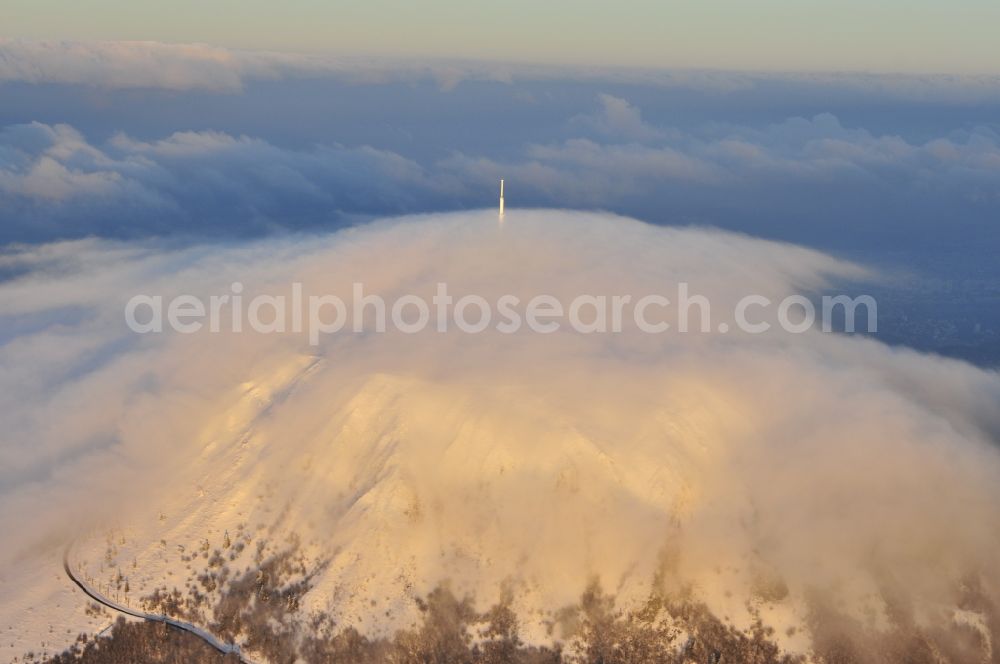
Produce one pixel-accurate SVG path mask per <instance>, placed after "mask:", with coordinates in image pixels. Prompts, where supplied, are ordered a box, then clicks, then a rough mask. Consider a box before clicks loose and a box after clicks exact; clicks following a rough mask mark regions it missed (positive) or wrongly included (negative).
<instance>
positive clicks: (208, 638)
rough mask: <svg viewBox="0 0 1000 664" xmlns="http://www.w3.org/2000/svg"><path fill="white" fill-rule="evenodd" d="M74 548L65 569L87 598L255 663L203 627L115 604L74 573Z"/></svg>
mask: <svg viewBox="0 0 1000 664" xmlns="http://www.w3.org/2000/svg"><path fill="white" fill-rule="evenodd" d="M72 548H73V544H72V543H70V544H69V545H68V546H67V547H66V550H65V551H64V552H63V569H64V570H66V576H68V577H69V579H70V581H72V582H73V583H74V584H76V586H77V587H78V588H80V590H82V591H83V593H84V594H85V595H87V597H89V598H91V599H92V600H94V601H95V602H97V603H98V604H100V605H102V606H105V607H107V608H109V609H111V610H113V611H117V612H119V613H124V614H125V615H127V616H132V617H133V618H139V619H140V620H148V621H149V622H158V623H164V624H165V625H168V626H170V627H173V628H175V629H179V630H182V631H185V632H188V633H189V634H193V635H194V636H196V637H198V638H199V639H201V640H202V641H204V642H205V643H207V644H208V645H210V646H212V648H214V649H215V650H217V651H218V652H220V653H222V654H223V655H229V654H234V655H236V656H237V657H239V660H240V662H242V663H243V664H254V662H253V661H251V660H249V659H247V658H246V657H244V656H243V653H241V652H240V647H239V646H237V645H235V644H232V643H223V642H222V641H220V640H219V639H217V638H216V637H214V636H213V635H212V634H211V633H210V632H208V631H207V630H204V629H202V628H201V627H198V626H197V625H192V624H191V623H186V622H184V621H182V620H175V619H174V618H171V617H169V616H164V615H160V614H156V613H144V612H142V611H137V610H135V609H133V608H131V607H128V606H125V605H124V604H119V603H118V602H115V601H114V600H112V599H110V598H108V597H105V596H104V595H102V594H101V593H100V592H98V591H97V590H96V589H95V588H94V587H93V586H91V585H90V584H89V583H87V582H86V581H85V580H83V579H81V578H80V577H79V576H77V574H76V572H75V571H73V566H72V565H70V562H69V558H70V555H69V554H70V550H71V549H72Z"/></svg>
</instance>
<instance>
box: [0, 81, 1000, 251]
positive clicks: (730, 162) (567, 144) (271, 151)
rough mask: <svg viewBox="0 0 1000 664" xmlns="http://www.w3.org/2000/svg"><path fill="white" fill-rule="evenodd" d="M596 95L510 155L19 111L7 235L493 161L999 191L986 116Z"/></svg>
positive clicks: (671, 184)
mask: <svg viewBox="0 0 1000 664" xmlns="http://www.w3.org/2000/svg"><path fill="white" fill-rule="evenodd" d="M600 101H601V108H600V109H599V110H598V111H597V112H596V113H595V114H593V115H590V116H578V117H576V118H574V119H573V120H572V121H571V122H570V123H569V124H570V126H571V127H573V128H575V129H576V130H578V131H580V132H581V134H582V135H580V136H578V137H575V138H570V139H567V140H565V141H562V142H554V143H550V144H530V145H526V146H523V148H522V150H521V153H520V154H519V155H515V156H513V157H510V158H507V159H503V160H500V159H495V158H491V157H488V156H481V155H473V154H464V153H455V154H452V155H450V156H447V157H444V158H442V159H439V160H436V161H420V160H416V159H411V158H407V157H405V156H403V155H401V154H399V153H396V152H393V151H392V150H387V149H376V148H373V147H370V146H345V145H338V144H321V145H315V146H312V147H310V148H305V149H289V148H284V147H281V146H278V145H274V144H272V143H269V142H267V141H265V140H263V139H260V138H255V137H250V136H234V135H231V134H227V133H224V132H217V131H203V132H191V131H185V132H178V133H175V134H172V135H169V136H166V137H164V138H162V139H159V140H153V141H140V140H135V139H133V138H130V137H128V136H126V135H123V134H119V135H117V136H115V137H113V138H112V139H110V140H108V141H107V142H105V143H101V144H95V143H91V142H90V141H88V139H87V137H86V136H84V135H83V134H82V133H80V132H79V131H78V130H77V129H75V128H73V127H71V126H69V125H62V124H60V125H46V124H42V123H37V122H36V123H31V124H27V125H15V126H11V127H7V128H5V129H3V130H2V131H0V202H2V203H3V204H4V205H3V206H2V207H0V225H2V229H0V240H7V241H10V240H37V239H39V238H41V239H45V238H50V239H51V238H52V237H80V236H84V235H88V234H96V235H110V236H118V237H120V236H142V235H150V234H158V233H160V232H164V231H170V232H176V231H182V232H183V231H187V232H189V233H195V234H200V233H206V232H213V231H214V232H215V233H216V234H219V235H226V234H230V235H231V234H234V233H235V234H240V233H254V232H257V233H260V232H264V231H268V230H272V229H275V228H307V227H316V226H323V225H327V226H329V225H331V224H337V223H343V220H344V219H348V220H350V219H354V218H359V217H364V216H366V215H367V216H369V217H370V216H372V215H385V214H400V213H405V212H411V211H423V210H428V209H441V208H443V207H461V206H473V207H475V206H478V205H480V204H482V202H483V201H484V200H492V198H493V197H494V195H495V187H496V184H497V181H498V180H499V179H500V178H506V180H507V182H508V185H509V187H510V189H509V192H508V194H509V196H510V199H509V200H510V201H511V202H513V201H530V202H531V203H532V204H545V205H566V204H571V205H573V206H593V207H602V206H605V207H610V206H615V205H621V204H623V203H635V202H636V201H647V202H648V201H650V200H652V201H654V202H662V201H663V199H664V197H669V198H670V199H671V200H673V201H676V202H680V203H684V202H692V201H693V202H695V203H698V204H699V205H700V206H701V207H704V206H706V205H711V204H722V205H729V206H737V205H743V203H742V199H741V196H746V197H747V198H752V199H753V200H754V201H755V204H756V205H758V206H759V207H760V210H761V212H762V213H766V212H767V211H768V207H767V206H768V205H770V204H771V203H772V201H771V200H769V199H770V198H772V197H773V198H776V199H777V200H778V202H780V204H782V205H787V206H790V207H793V208H794V207H795V206H799V208H804V209H809V207H813V206H815V205H816V201H817V200H818V197H829V198H823V199H822V200H831V201H841V200H842V199H844V198H845V196H847V194H850V198H851V200H852V201H854V202H855V203H856V205H858V206H859V208H860V210H862V211H864V209H866V207H865V206H866V205H867V206H868V207H870V208H872V209H885V206H887V205H888V201H892V202H893V205H894V206H895V207H891V208H890V209H892V210H894V212H895V214H896V218H886V219H882V220H880V224H881V226H883V227H885V228H890V227H892V226H902V225H905V224H906V223H907V220H908V219H909V218H910V217H911V216H916V213H919V212H921V211H922V210H925V209H926V208H928V207H930V208H933V209H940V212H938V213H937V214H938V215H945V214H947V213H949V210H954V209H958V206H959V205H968V206H972V207H975V208H976V209H977V210H979V212H980V213H982V210H989V209H990V208H991V206H995V205H996V204H997V203H998V201H1000V198H998V196H1000V193H998V192H1000V136H998V135H997V133H996V131H994V130H993V129H990V128H988V127H977V128H974V129H972V130H968V131H960V132H954V133H952V134H949V135H946V136H941V137H939V138H935V139H932V140H928V141H924V142H919V143H918V142H909V141H907V140H904V139H903V138H902V137H899V136H894V135H891V134H874V133H872V132H870V131H867V130H865V129H858V128H851V127H845V126H843V125H842V124H841V123H840V121H839V120H838V119H837V118H836V117H834V116H832V115H829V114H822V115H818V116H816V117H814V118H809V119H807V118H789V119H788V120H786V121H784V122H781V123H777V124H773V125H769V126H766V127H764V128H751V127H742V126H728V127H727V126H722V127H712V128H709V129H705V130H704V131H692V132H680V131H677V130H673V129H670V128H658V127H654V126H651V125H649V124H648V123H646V122H645V121H643V119H642V117H641V115H640V114H639V112H638V109H636V108H635V107H634V106H632V105H630V104H629V103H628V102H627V101H625V100H623V99H617V98H614V97H609V96H604V97H602V98H601V100H600ZM588 132H589V134H588ZM640 138H641V139H642V140H639V139H640ZM803 185H804V186H806V187H809V189H808V190H806V189H800V188H799V187H801V186H803ZM845 192H846V193H845ZM778 194H780V196H779V195H778ZM866 201H868V202H867V204H866ZM922 202H923V203H922ZM924 203H927V204H926V205H925V204H924ZM880 205H881V206H883V207H878V206H880ZM807 206H809V207H807ZM904 212H906V213H905V214H904ZM925 216H929V217H931V222H930V223H934V224H938V225H940V224H943V223H945V222H948V223H951V222H952V220H951V219H943V220H941V219H935V218H934V216H935V215H934V213H933V212H927V213H926V215H925ZM855 221H856V220H855ZM859 223H860V222H859ZM986 232H987V233H989V232H991V231H990V230H989V229H987V230H986Z"/></svg>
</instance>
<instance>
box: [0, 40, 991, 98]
mask: <svg viewBox="0 0 1000 664" xmlns="http://www.w3.org/2000/svg"><path fill="white" fill-rule="evenodd" d="M312 77H340V78H344V79H347V80H351V81H356V82H367V83H380V82H388V81H401V80H402V81H413V80H427V81H432V82H435V83H436V84H437V85H438V86H439V87H440V88H442V89H443V90H448V89H451V88H454V87H455V86H456V85H459V84H460V83H463V82H466V81H499V82H513V81H531V80H543V81H545V80H560V79H561V80H578V81H580V80H582V81H593V82H602V81H603V82H614V83H617V84H638V85H652V86H663V87H672V88H688V89H695V90H708V91H713V92H719V93H723V94H724V93H727V92H731V91H740V90H746V89H748V88H753V87H755V86H757V85H762V84H763V85H768V84H772V83H775V82H778V83H791V84H794V85H804V86H806V87H817V88H832V89H843V90H854V91H862V92H865V93H866V94H873V95H879V96H887V97H890V98H902V99H924V100H927V99H931V100H934V99H936V100H940V99H943V98H947V99H950V100H962V101H975V100H984V99H991V100H996V99H997V98H1000V76H991V75H906V74H892V73H886V74H873V73H853V72H847V73H805V74H803V73H793V72H745V71H743V72H741V71H716V70H669V69H666V70H664V69H633V68H621V67H604V68H602V67H568V66H556V65H541V64H539V65H531V64H520V63H503V62H483V61H468V60H444V59H440V60H433V59H429V60H423V61H414V60H412V59H389V58H371V57H351V56H343V55H323V54H302V53H283V52H271V51H247V50H236V49H228V48H224V47H220V46H213V45H209V44H200V43H164V42H153V41H72V40H62V41H52V40H49V41H45V40H23V39H11V38H0V83H2V82H5V81H6V82H11V81H20V82H27V83H55V84H70V85H87V86H94V87H100V88H107V89H128V88H160V89H165V90H203V91H217V92H227V93H232V92H238V91H240V90H242V89H243V87H244V86H245V85H246V84H247V83H248V82H250V81H252V80H275V79H287V78H312Z"/></svg>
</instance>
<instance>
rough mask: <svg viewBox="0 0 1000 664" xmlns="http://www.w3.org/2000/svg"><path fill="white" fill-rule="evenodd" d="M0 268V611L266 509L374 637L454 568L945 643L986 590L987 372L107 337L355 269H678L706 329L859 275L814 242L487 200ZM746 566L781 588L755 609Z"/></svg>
mask: <svg viewBox="0 0 1000 664" xmlns="http://www.w3.org/2000/svg"><path fill="white" fill-rule="evenodd" d="M147 149H153V148H147ZM3 268H4V269H5V271H8V272H11V273H19V274H21V275H22V276H20V277H18V278H16V279H12V280H8V281H6V282H4V283H2V284H0V312H3V313H2V316H3V327H2V329H3V334H4V343H3V345H2V346H0V369H2V371H0V377H2V379H0V380H2V386H0V387H2V389H0V395H2V396H0V421H2V422H3V427H4V435H3V441H4V442H3V447H2V449H0V469H2V470H0V529H2V532H4V533H5V538H4V540H3V543H2V545H0V547H2V548H0V558H2V562H3V566H2V569H3V570H4V574H5V575H6V580H5V583H6V587H7V589H8V592H5V595H4V597H5V599H4V601H3V602H2V603H0V608H2V611H3V613H2V614H0V618H2V619H5V620H12V619H14V616H16V615H17V616H19V615H20V611H21V609H22V608H23V605H22V604H20V603H19V602H21V601H23V600H24V598H25V597H26V596H28V595H22V594H19V593H18V590H19V589H20V588H22V586H19V585H18V583H17V581H16V579H17V575H18V574H19V573H20V572H21V571H22V570H24V569H25V568H26V567H29V566H30V564H31V563H30V560H31V559H35V560H38V559H40V558H38V556H39V555H40V554H39V552H40V551H45V550H51V549H57V548H58V547H59V546H60V544H61V543H62V541H63V540H64V539H65V538H68V537H70V536H71V535H72V533H73V532H76V531H77V530H78V528H79V527H81V526H82V527H83V528H86V527H97V526H99V525H101V524H103V523H107V522H108V521H109V520H111V521H114V522H115V523H117V524H118V525H119V526H121V527H124V528H127V529H128V531H129V533H130V537H131V538H132V539H133V540H134V541H136V542H139V543H141V545H142V546H144V547H147V549H148V555H147V554H143V553H141V551H142V550H143V549H142V548H141V547H140V553H139V554H138V560H139V561H140V563H139V565H138V566H139V567H142V568H144V570H143V573H145V574H152V575H154V576H155V575H156V574H157V573H160V572H162V571H163V570H162V568H157V567H155V565H156V564H157V563H156V561H157V560H160V557H161V554H159V553H158V552H159V551H160V550H161V549H160V545H159V541H160V540H161V539H164V540H166V541H167V542H168V543H169V545H170V547H173V546H174V545H175V544H178V543H188V544H190V543H192V542H197V541H200V540H201V539H202V538H203V537H206V534H205V533H206V532H208V531H211V532H213V533H220V532H222V530H224V529H233V528H235V526H236V524H237V523H238V522H244V521H246V522H249V523H251V525H252V524H254V523H257V522H260V523H271V522H274V521H278V522H279V523H280V526H279V532H281V531H285V530H288V531H296V532H298V533H299V534H301V535H303V536H304V537H306V539H307V540H309V541H311V542H313V543H315V545H316V546H317V547H318V550H320V551H322V552H323V553H325V554H326V555H329V556H330V557H331V558H332V562H331V565H330V567H329V568H328V569H327V570H326V571H325V572H324V574H323V576H322V578H321V580H320V583H319V584H318V586H317V587H316V588H315V589H314V590H313V591H312V592H311V593H310V595H309V596H308V598H307V599H308V602H309V603H310V604H311V605H314V606H325V605H326V604H328V603H332V604H333V608H334V609H335V611H336V612H337V615H338V616H342V617H343V618H344V619H345V620H347V621H349V622H350V623H357V624H360V625H362V626H368V627H371V626H375V625H378V624H380V623H383V622H384V621H385V620H387V618H386V617H385V611H387V610H391V611H392V618H391V619H388V620H390V621H394V620H402V619H404V618H405V616H406V615H407V611H412V604H411V603H410V601H409V599H408V597H409V596H410V595H411V593H413V592H417V593H419V592H423V591H426V590H427V589H429V588H430V587H432V586H433V585H434V584H435V583H437V582H438V581H441V580H442V579H444V578H450V579H452V580H453V581H454V582H455V583H456V585H457V586H458V587H459V588H461V589H471V590H475V591H477V594H478V596H479V598H480V599H481V600H483V601H489V600H492V599H495V597H496V596H495V593H496V591H497V587H498V585H499V584H500V583H501V582H503V581H505V580H511V579H513V580H514V581H515V590H516V596H517V602H518V604H519V607H520V609H522V611H521V612H520V615H522V616H527V615H535V614H531V613H530V611H529V609H532V608H538V609H544V610H552V609H555V608H558V607H560V606H562V605H565V604H568V603H570V602H572V601H574V600H575V599H576V598H577V596H578V594H579V592H580V591H581V589H582V588H583V586H584V585H585V584H586V583H587V581H588V580H589V579H590V578H591V577H592V576H593V575H597V576H599V577H600V578H601V580H602V582H603V583H604V585H605V587H606V588H609V589H611V590H613V591H615V592H617V593H618V594H619V595H620V597H622V598H626V599H627V598H632V599H635V598H636V597H638V596H641V594H642V593H643V592H644V591H645V590H646V589H648V587H649V583H650V582H651V579H652V576H653V573H654V572H655V571H656V569H657V568H658V565H660V564H661V562H662V561H663V560H665V559H666V560H671V561H673V566H672V567H671V568H670V570H669V574H668V575H667V577H666V578H667V579H668V583H671V584H678V583H690V584H693V589H694V593H695V596H696V597H698V598H700V599H704V600H705V601H707V602H708V603H709V605H710V606H711V607H712V608H713V610H714V611H715V612H716V614H717V615H719V616H728V617H729V618H730V619H732V620H734V621H736V622H740V621H742V620H748V619H749V617H748V615H747V613H746V603H747V602H748V601H749V602H750V603H751V604H755V605H757V606H759V607H760V608H761V609H762V610H763V611H764V615H765V618H766V620H767V621H768V623H770V624H773V625H775V626H776V627H778V628H779V629H780V630H781V631H780V632H779V634H785V632H784V631H783V630H784V629H785V628H786V627H788V626H790V625H797V626H800V627H801V626H802V625H803V623H804V622H805V621H806V618H805V616H804V613H803V612H804V599H803V598H804V597H805V596H806V595H807V594H808V593H810V592H812V591H815V590H818V591H821V592H825V593H828V594H831V595H833V596H835V597H837V598H838V599H840V600H842V602H843V606H844V607H845V608H846V610H848V611H850V612H853V613H855V614H856V615H858V616H859V617H861V618H862V619H863V620H871V621H873V622H872V624H873V625H875V626H878V625H884V624H885V622H886V621H887V620H889V619H890V618H889V613H890V612H889V611H888V609H887V607H886V604H885V602H884V600H883V591H884V590H885V588H886V587H887V586H892V587H898V588H901V589H902V592H903V594H904V595H905V597H906V599H907V601H909V602H911V603H912V604H911V605H912V607H913V609H914V614H913V615H914V619H915V620H916V621H917V622H919V623H927V624H935V625H940V624H943V625H947V624H951V621H953V620H954V619H955V618H954V616H955V615H956V614H955V613H954V611H955V607H956V606H957V605H958V603H959V602H960V598H959V595H960V591H959V586H960V585H961V581H962V580H968V579H970V578H978V579H980V580H981V582H982V584H983V589H984V592H986V593H987V595H988V596H990V597H992V598H993V600H994V601H996V599H997V594H998V592H1000V591H998V588H1000V585H998V584H1000V567H998V560H997V556H996V551H997V550H998V547H1000V531H998V529H997V524H1000V452H998V448H997V445H998V442H1000V375H998V374H997V373H996V372H990V371H983V370H979V369H976V368H974V367H972V366H969V365H966V364H963V363H960V362H956V361H950V360H945V359H941V358H937V357H932V356H924V355H920V354H918V353H915V352H910V351H907V350H900V349H891V348H888V347H886V346H883V345H881V344H879V343H876V342H873V341H870V340H863V339H858V338H845V337H841V336H834V335H824V334H822V333H818V332H817V333H807V334H804V335H798V336H795V337H789V336H787V335H783V334H780V333H774V334H767V335H760V336H744V335H738V334H728V335H723V334H717V335H696V334H691V335H683V334H677V333H674V334H670V333H668V334H665V335H662V336H650V335H645V334H640V333H638V332H636V331H634V330H631V331H628V330H627V331H626V332H624V333H622V334H621V335H616V336H610V337H609V336H606V335H592V336H588V335H581V334H576V333H572V332H567V333H558V334H554V335H538V334H530V333H524V334H514V335H504V334H500V333H498V332H495V331H487V332H484V333H482V334H479V335H467V334H444V335H442V334H437V333H433V332H429V333H426V334H418V335H404V334H400V333H389V334H384V335H377V334H374V335H373V334H368V335H354V334H350V333H343V334H339V335H334V336H333V337H331V338H330V339H328V342H327V343H326V344H324V345H322V346H320V347H319V348H318V349H316V348H313V347H310V346H309V345H308V342H307V339H306V338H305V336H304V335H301V336H296V335H292V334H286V335H258V334H231V333H220V334H215V335H212V334H207V333H204V334H195V335H176V336H160V337H150V336H145V337H138V336H135V335H132V334H131V333H129V332H127V330H126V328H125V325H124V321H123V318H122V308H123V306H124V302H125V301H126V300H127V299H128V298H129V297H131V296H132V295H133V294H135V293H137V292H147V293H152V292H155V293H163V294H164V295H167V296H170V295H172V294H177V293H184V292H188V293H195V294H200V295H202V296H207V295H209V294H212V293H226V292H229V286H230V283H231V282H232V281H234V280H240V281H241V282H243V283H244V284H245V293H246V294H248V295H249V294H253V293H260V292H271V293H284V292H287V289H288V288H289V284H290V282H291V281H293V280H298V281H301V282H302V283H303V284H304V285H305V286H304V287H305V291H306V293H307V294H309V293H323V292H332V293H336V294H340V295H343V296H347V295H348V290H347V289H349V287H350V283H351V282H353V281H362V282H364V283H365V285H366V289H367V290H368V291H369V292H372V293H379V294H381V295H383V296H384V297H386V298H387V299H389V300H390V301H391V300H392V299H394V298H396V297H399V296H400V295H402V294H405V293H416V294H422V295H424V296H425V297H427V298H428V299H429V297H430V295H431V294H432V293H433V292H434V288H435V285H436V284H437V283H438V282H442V281H443V282H447V283H448V284H449V287H450V290H451V292H452V293H454V294H456V296H457V295H460V294H466V293H475V294H479V295H482V296H484V297H486V298H487V299H488V300H494V299H495V298H496V297H497V296H499V295H500V294H502V293H513V294H515V295H519V296H521V297H522V298H524V299H525V300H526V299H528V298H529V297H530V296H532V295H535V294H539V293H550V294H553V295H556V296H564V297H573V296H575V295H578V294H580V293H606V294H616V293H632V294H643V293H649V292H657V293H671V292H675V291H674V289H673V285H674V284H676V283H677V282H678V281H688V282H690V283H691V286H692V289H693V290H694V291H695V292H698V293H702V294H705V295H706V296H708V297H709V298H710V299H711V302H712V307H713V310H714V311H726V310H730V309H731V307H732V306H733V305H734V303H735V302H736V300H737V299H739V298H740V297H742V296H743V295H745V294H747V293H759V294H762V295H766V296H769V297H772V298H774V299H780V298H781V297H783V296H785V295H787V294H790V293H794V292H797V291H799V290H802V289H805V290H811V289H815V288H819V287H821V286H822V285H823V284H824V282H826V281H827V280H828V279H831V278H841V277H854V276H857V275H858V270H857V268H855V267H853V266H851V265H847V264H844V263H842V262H839V261H836V260H834V259H831V258H829V257H827V256H824V255H822V254H819V253H815V252H812V251H808V250H804V249H799V248H796V247H792V246H788V245H781V244H775V243H768V242H761V241H756V240H752V239H749V238H746V237H742V236H735V235H730V234H725V233H721V232H711V231H702V230H694V229H689V230H675V229H669V228H658V227H653V226H647V225H644V224H641V223H638V222H634V221H631V220H628V219H623V218H618V217H613V216H608V215H597V214H582V213H566V212H556V211H523V210H512V211H510V212H509V213H508V215H507V219H506V223H505V226H504V227H503V228H502V229H500V228H498V226H497V223H496V217H495V214H494V213H493V212H480V213H461V214H452V215H431V216H426V217H417V218H407V219H402V220H396V221H389V222H384V223H379V224H375V225H372V226H368V227H362V228H357V229H353V230H350V231H343V232H340V233H337V234H334V235H331V236H327V237H315V238H301V239H286V240H282V241H271V242H267V243H258V244H254V245H247V246H243V247H232V248H225V247H219V246H215V247H198V248H191V249H186V250H181V251H166V250H164V251H160V250H156V248H155V247H152V246H143V245H128V244H114V243H102V242H96V241H85V242H78V243H70V244H61V245H48V246H42V247H37V248H34V249H24V250H21V251H20V252H8V254H6V255H5V257H4V259H3ZM348 299H349V298H348ZM161 514H162V517H161V518H157V515H161ZM279 514H280V517H279ZM665 551H666V552H668V553H669V554H670V555H668V556H667V557H666V558H663V557H662V555H661V554H663V553H664V552H665ZM135 574H139V573H138V572H135ZM761 574H764V575H766V576H768V577H769V578H770V577H772V576H774V575H777V576H780V578H781V579H782V580H783V581H784V582H785V584H787V586H788V589H789V591H790V594H789V595H788V597H786V598H784V599H781V600H776V601H773V602H771V603H766V602H765V603H763V604H762V603H761V601H760V600H759V599H754V596H753V595H752V593H751V591H750V589H751V588H752V587H753V586H754V584H755V582H756V580H757V578H758V577H759V575H761ZM53 575H54V576H55V578H56V579H58V575H57V574H56V573H51V574H48V576H45V575H42V576H41V577H40V578H51V577H53ZM32 578H33V577H32ZM160 582H167V583H169V580H164V579H154V581H153V583H154V584H155V583H160ZM48 583H52V582H48ZM32 591H33V592H34V593H35V595H32V597H34V598H35V599H37V592H38V590H37V588H34V587H33V588H32ZM25 593H27V591H25ZM373 597H376V598H379V603H378V606H377V608H375V609H372V607H371V603H370V600H371V598H373ZM63 604H64V606H67V607H71V606H72V601H71V600H70V599H68V598H64V602H63ZM64 610H71V609H64ZM53 611H55V609H53ZM864 616H868V617H867V618H864ZM67 620H69V618H67ZM539 621H541V618H539ZM526 628H527V629H528V631H529V633H531V634H534V635H536V636H537V635H538V634H539V633H540V630H541V624H540V622H539V624H528V625H526ZM805 634H806V632H804V631H802V630H800V631H799V632H798V635H799V636H798V637H797V639H798V640H796V639H790V640H789V643H790V645H792V646H796V647H807V644H806V645H804V644H803V641H802V639H803V638H806V637H805ZM786 636H787V635H786ZM786 636H782V637H781V638H783V639H784V638H786Z"/></svg>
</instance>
